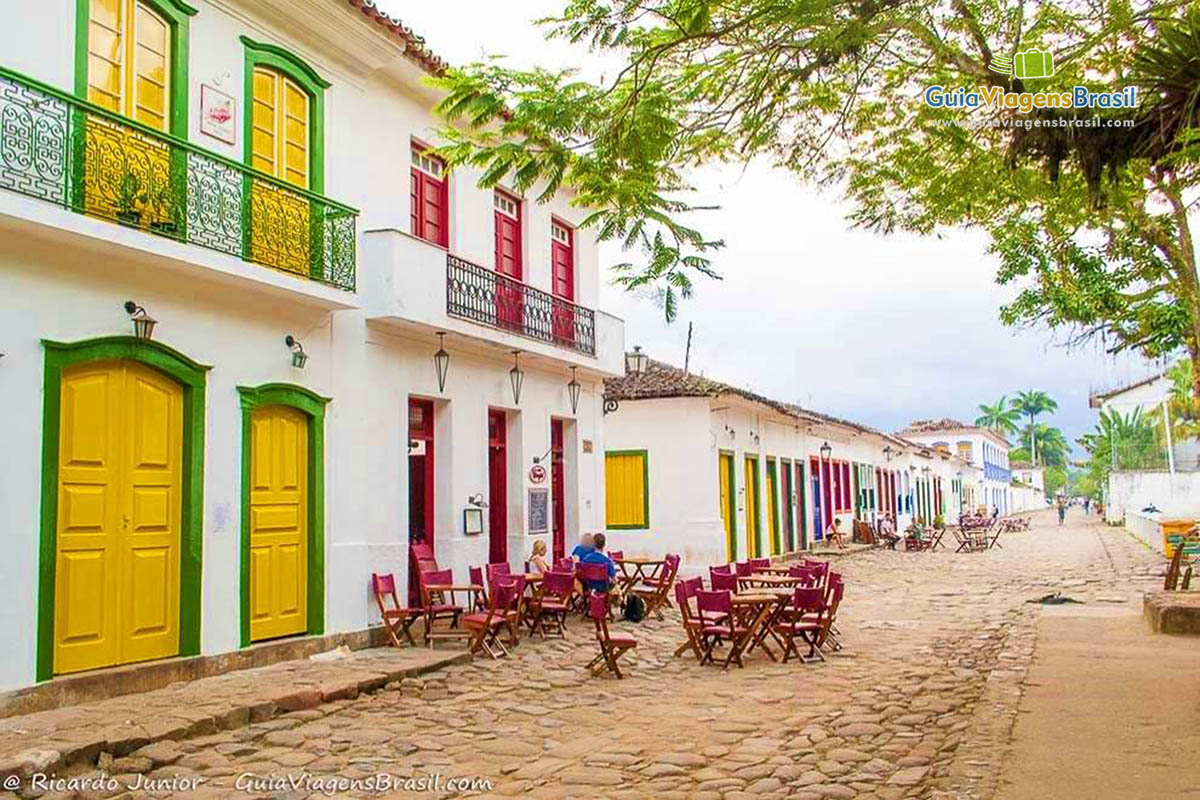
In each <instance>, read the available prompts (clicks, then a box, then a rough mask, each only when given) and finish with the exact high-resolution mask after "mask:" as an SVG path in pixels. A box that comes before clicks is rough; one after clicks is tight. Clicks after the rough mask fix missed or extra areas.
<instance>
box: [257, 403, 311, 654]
mask: <svg viewBox="0 0 1200 800" xmlns="http://www.w3.org/2000/svg"><path fill="white" fill-rule="evenodd" d="M237 390H238V395H239V396H240V398H241V404H242V498H241V504H242V536H241V547H240V551H241V567H240V570H239V573H240V591H241V604H240V607H241V646H242V647H248V646H249V645H250V447H251V444H252V435H251V428H250V420H251V416H252V415H253V414H254V411H255V410H256V409H259V408H264V407H266V406H287V407H289V408H294V409H296V410H297V411H300V412H301V413H303V414H305V415H306V416H307V417H308V564H307V569H308V573H307V574H308V587H307V592H308V596H307V598H306V599H307V603H308V608H307V610H306V612H305V614H306V617H305V618H306V619H307V620H308V630H307V633H308V635H309V636H320V635H321V634H323V633H324V632H325V406H326V405H328V403H329V399H330V398H328V397H322V396H321V395H319V394H317V393H316V392H314V391H312V390H311V389H306V388H304V387H303V386H296V385H295V384H290V383H265V384H263V385H261V386H239V387H237Z"/></svg>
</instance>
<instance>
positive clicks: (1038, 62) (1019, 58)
mask: <svg viewBox="0 0 1200 800" xmlns="http://www.w3.org/2000/svg"><path fill="white" fill-rule="evenodd" d="M1013 75H1016V76H1017V77H1018V78H1049V77H1051V76H1053V75H1054V55H1053V54H1052V53H1049V52H1042V51H1041V50H1026V51H1025V52H1024V53H1017V54H1016V55H1015V56H1013Z"/></svg>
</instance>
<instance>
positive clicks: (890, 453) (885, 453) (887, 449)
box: [883, 444, 896, 464]
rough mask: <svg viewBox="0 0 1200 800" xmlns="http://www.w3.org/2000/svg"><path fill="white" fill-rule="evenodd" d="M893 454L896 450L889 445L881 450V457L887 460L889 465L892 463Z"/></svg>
mask: <svg viewBox="0 0 1200 800" xmlns="http://www.w3.org/2000/svg"><path fill="white" fill-rule="evenodd" d="M895 453H896V448H894V447H892V446H891V445H890V444H889V445H886V446H885V447H884V448H883V457H884V458H885V459H887V463H889V464H890V463H892V456H893V455H895Z"/></svg>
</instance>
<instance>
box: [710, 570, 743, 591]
mask: <svg viewBox="0 0 1200 800" xmlns="http://www.w3.org/2000/svg"><path fill="white" fill-rule="evenodd" d="M711 577H712V581H711V584H712V590H713V591H714V592H732V593H733V594H737V590H738V576H737V575H726V574H724V573H721V572H714V573H712V576H711Z"/></svg>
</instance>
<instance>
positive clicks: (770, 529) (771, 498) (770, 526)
mask: <svg viewBox="0 0 1200 800" xmlns="http://www.w3.org/2000/svg"><path fill="white" fill-rule="evenodd" d="M776 488H777V487H776V479H775V464H774V463H768V464H767V547H768V548H769V549H770V552H771V555H773V556H777V555H779V521H778V520H776V519H775V505H776V499H775V492H776Z"/></svg>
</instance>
